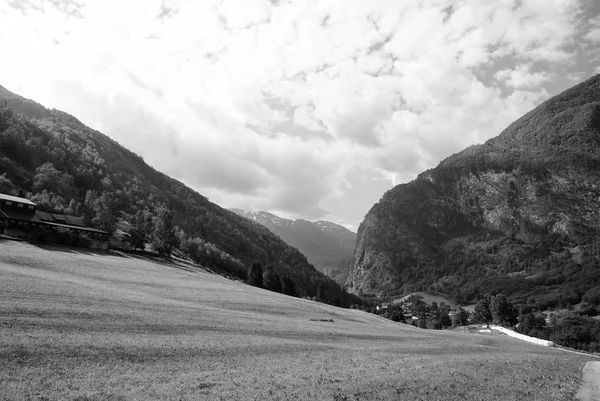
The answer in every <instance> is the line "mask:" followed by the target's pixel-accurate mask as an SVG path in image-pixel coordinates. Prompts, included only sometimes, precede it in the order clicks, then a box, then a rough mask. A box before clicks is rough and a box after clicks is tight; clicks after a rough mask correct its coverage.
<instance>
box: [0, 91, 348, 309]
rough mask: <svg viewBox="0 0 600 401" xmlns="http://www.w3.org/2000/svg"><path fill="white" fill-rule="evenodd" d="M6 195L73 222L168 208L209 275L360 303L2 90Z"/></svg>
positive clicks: (182, 191) (228, 215)
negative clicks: (254, 272)
mask: <svg viewBox="0 0 600 401" xmlns="http://www.w3.org/2000/svg"><path fill="white" fill-rule="evenodd" d="M2 191H9V192H12V193H15V194H16V193H17V192H20V191H23V192H24V193H25V194H24V195H25V196H27V197H28V198H30V199H32V200H34V201H35V202H36V203H37V204H38V208H40V209H42V210H47V211H57V212H63V211H65V212H67V214H70V213H78V212H79V213H88V214H89V213H92V212H90V209H91V206H90V205H96V206H97V205H98V202H99V201H98V199H100V200H101V201H102V202H105V203H106V204H107V205H108V204H110V207H111V208H113V209H114V210H115V213H117V212H118V213H120V214H121V215H122V217H123V218H125V219H131V217H132V216H133V215H135V214H136V212H138V211H144V212H145V213H147V214H150V215H154V216H156V212H157V210H158V209H159V208H160V207H161V205H165V206H166V207H167V208H168V209H169V210H170V211H172V213H173V215H174V223H175V224H176V225H177V226H178V228H179V229H178V236H179V238H180V239H185V241H181V244H184V243H185V244H186V247H187V248H189V249H191V248H192V245H193V246H195V247H196V251H198V248H199V247H200V249H201V252H196V253H197V254H198V255H199V256H201V257H202V258H203V259H202V262H203V263H205V264H206V265H207V266H208V267H213V268H222V269H225V270H226V271H233V270H232V269H233V268H235V269H238V270H235V269H234V270H235V271H236V272H238V273H240V275H241V276H244V275H245V273H246V272H247V266H249V265H250V264H252V263H254V262H257V261H258V262H262V263H263V264H265V265H271V266H272V267H273V268H274V269H275V272H277V273H278V274H279V275H280V276H285V275H287V276H289V277H290V278H291V279H292V281H293V283H294V284H295V289H296V293H297V295H298V296H310V297H314V296H316V294H317V290H318V288H319V287H321V288H322V290H323V291H324V296H325V299H326V301H328V302H331V303H339V304H341V305H344V306H347V305H349V304H350V303H355V302H357V298H356V297H353V296H350V295H349V294H347V293H345V292H344V291H343V290H342V289H341V288H340V286H339V285H338V284H336V283H335V282H334V281H333V280H331V279H330V278H329V277H326V276H325V275H323V274H322V273H321V272H319V271H317V270H316V269H315V268H314V267H313V266H312V265H311V264H310V263H309V262H308V261H307V260H306V258H305V257H304V256H303V255H302V254H301V253H300V252H299V251H298V250H297V249H295V248H292V247H290V246H289V245H287V244H286V243H285V242H284V241H282V240H281V239H280V238H279V237H277V236H276V235H274V234H273V233H271V232H270V231H269V230H268V229H266V228H265V227H263V226H262V225H260V224H257V223H255V222H252V221H249V220H248V219H245V218H243V217H241V216H238V215H237V214H235V213H233V212H230V211H228V210H225V209H223V208H221V207H219V206H218V205H216V204H214V203H211V202H210V201H209V200H208V199H207V198H206V197H204V196H202V195H200V194H199V193H197V192H196V191H194V190H192V189H190V188H188V187H186V186H185V185H184V184H182V183H181V182H179V181H177V180H175V179H172V178H170V177H168V176H166V175H165V174H163V173H160V172H158V171H156V170H154V169H153V168H152V167H150V166H149V165H148V164H146V163H145V162H144V160H143V159H142V158H141V157H140V156H138V155H136V154H135V153H133V152H131V151H129V150H127V149H125V148H124V147H122V146H121V145H119V144H118V143H117V142H115V141H114V140H112V139H110V138H109V137H107V136H106V135H104V134H102V133H100V132H97V131H95V130H93V129H91V128H89V127H86V126H85V125H84V124H82V123H81V122H80V121H79V120H77V119H76V118H75V117H73V116H71V115H69V114H67V113H64V112H62V111H59V110H49V109H46V108H45V107H43V106H42V105H40V104H38V103H36V102H34V101H32V100H29V99H25V98H23V97H21V96H19V95H16V94H14V93H12V92H10V91H8V90H7V89H5V88H4V87H1V86H0V192H2ZM92 221H93V220H92ZM188 239H189V240H190V241H188ZM190 244H192V245H190ZM207 255H208V256H207ZM232 266H233V267H232ZM227 269H229V270H227ZM239 269H242V270H246V271H242V272H240V271H239Z"/></svg>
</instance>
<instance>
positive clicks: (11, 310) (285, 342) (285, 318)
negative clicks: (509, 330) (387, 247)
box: [0, 240, 591, 401]
mask: <svg viewBox="0 0 600 401" xmlns="http://www.w3.org/2000/svg"><path fill="white" fill-rule="evenodd" d="M0 250H1V252H0V276H1V277H2V280H0V294H2V296H1V297H0V322H1V323H0V356H1V357H0V388H1V389H2V391H1V392H0V393H1V394H0V399H1V400H15V399H30V400H42V399H43V400H80V401H82V400H145V399H161V400H181V399H207V400H236V399H237V400H247V399H281V400H292V399H300V400H315V399H324V400H376V399H427V400H442V399H443V400H480V399H481V398H482V394H485V399H486V400H506V399H528V400H571V399H573V396H574V394H575V392H576V391H577V389H578V387H579V384H580V381H581V368H582V366H583V364H584V363H585V362H586V361H588V360H590V358H591V357H589V356H583V355H580V354H571V353H569V354H567V353H564V352H561V351H559V350H555V349H549V348H543V347H536V346H533V345H531V344H527V343H524V342H520V341H518V340H514V339H511V338H509V337H506V336H496V335H486V334H470V333H464V332H459V331H433V330H421V329H417V328H414V327H411V326H408V325H404V324H399V323H394V322H391V321H389V320H386V319H382V318H380V317H378V316H375V315H372V314H368V313H364V312H361V311H357V310H347V309H340V308H336V307H333V306H329V305H324V304H321V303H317V302H312V301H308V300H303V299H298V298H292V297H287V296H284V295H282V294H277V293H273V292H269V291H265V290H262V289H258V288H255V287H251V286H248V285H246V284H243V283H241V282H238V281H231V280H227V279H225V278H223V277H221V276H219V275H216V274H213V273H210V272H209V271H207V270H204V269H202V268H199V267H195V266H192V265H189V264H184V263H171V262H169V263H167V262H162V261H160V260H154V259H150V258H146V257H141V256H132V255H128V254H122V253H118V252H108V253H95V252H91V251H88V250H85V249H71V248H62V247H51V246H37V245H32V244H27V243H22V242H13V241H6V240H0ZM326 320H333V321H332V322H329V321H326Z"/></svg>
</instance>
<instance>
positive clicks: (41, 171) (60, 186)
mask: <svg viewBox="0 0 600 401" xmlns="http://www.w3.org/2000/svg"><path fill="white" fill-rule="evenodd" d="M74 184H75V181H74V180H73V176H71V175H70V174H67V173H64V174H63V173H61V172H60V171H58V170H57V169H56V168H55V167H54V164H52V163H50V162H46V163H44V164H42V165H41V166H39V167H38V168H36V169H35V175H34V176H33V189H34V190H37V191H41V190H43V189H47V190H50V191H54V192H56V193H61V192H62V193H65V192H70V191H71V190H72V189H73V187H74Z"/></svg>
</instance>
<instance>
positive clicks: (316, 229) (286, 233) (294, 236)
mask: <svg viewBox="0 0 600 401" xmlns="http://www.w3.org/2000/svg"><path fill="white" fill-rule="evenodd" d="M231 210H232V211H233V212H235V213H237V214H239V215H240V216H244V217H246V218H247V219H250V220H252V221H256V222H257V223H260V224H262V225H263V226H265V227H267V228H268V229H269V230H271V231H272V232H274V233H275V234H277V235H278V236H279V237H280V238H281V239H282V240H284V241H285V242H286V243H287V244H288V245H291V246H293V247H294V248H297V249H298V250H299V251H300V252H302V254H303V255H304V256H306V258H307V259H308V261H309V263H311V264H312V265H314V266H315V267H316V268H317V270H319V271H321V272H322V273H325V274H326V275H328V276H329V277H332V278H333V279H334V280H335V281H337V282H338V283H342V284H343V283H344V282H345V281H346V275H347V274H348V266H349V262H350V258H351V257H352V254H353V252H354V245H355V244H356V233H353V232H352V231H350V230H348V229H347V228H346V227H343V226H340V225H338V224H335V223H332V222H329V221H324V220H319V221H315V222H310V221H308V220H302V219H298V220H289V219H284V218H281V217H279V216H276V215H274V214H272V213H269V212H249V211H246V210H242V209H231Z"/></svg>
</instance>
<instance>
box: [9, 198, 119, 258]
mask: <svg viewBox="0 0 600 401" xmlns="http://www.w3.org/2000/svg"><path fill="white" fill-rule="evenodd" d="M57 229H64V230H67V231H68V232H70V233H71V234H75V235H82V234H84V235H85V236H86V237H87V238H88V239H89V246H90V248H96V249H107V248H108V237H109V234H108V233H107V232H106V231H102V230H98V229H96V228H91V227H86V226H85V225H84V223H83V219H82V218H81V217H77V216H69V215H64V214H59V213H48V212H43V211H41V210H37V206H36V204H35V203H33V202H31V201H30V200H28V199H25V198H21V197H17V196H12V195H7V194H2V193H0V233H2V234H4V235H8V236H11V237H17V238H27V239H33V238H36V237H38V236H41V235H43V236H44V237H46V238H53V234H54V233H55V232H56V231H57Z"/></svg>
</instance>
